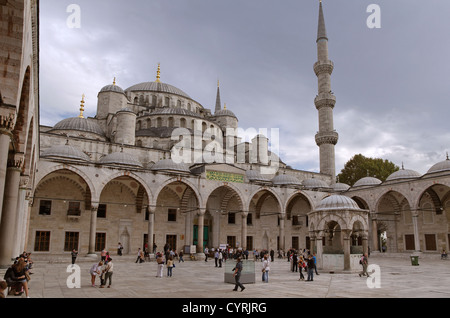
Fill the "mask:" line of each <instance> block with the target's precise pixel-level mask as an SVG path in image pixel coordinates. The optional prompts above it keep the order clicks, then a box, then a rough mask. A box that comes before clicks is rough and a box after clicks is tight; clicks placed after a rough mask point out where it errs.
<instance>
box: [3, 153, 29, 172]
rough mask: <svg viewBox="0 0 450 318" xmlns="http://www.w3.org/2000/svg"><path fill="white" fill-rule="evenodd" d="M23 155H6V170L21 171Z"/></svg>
mask: <svg viewBox="0 0 450 318" xmlns="http://www.w3.org/2000/svg"><path fill="white" fill-rule="evenodd" d="M24 157H25V156H24V154H23V153H21V152H17V153H10V154H9V155H8V164H7V167H8V168H15V169H22V166H23V162H24Z"/></svg>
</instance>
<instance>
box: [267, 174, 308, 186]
mask: <svg viewBox="0 0 450 318" xmlns="http://www.w3.org/2000/svg"><path fill="white" fill-rule="evenodd" d="M272 183H273V185H279V186H285V185H294V186H301V185H302V183H301V182H300V180H298V179H297V178H296V177H294V176H291V175H289V174H285V173H283V174H279V175H277V176H275V177H274V178H273V179H272Z"/></svg>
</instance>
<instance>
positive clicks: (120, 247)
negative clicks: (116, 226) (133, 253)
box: [117, 242, 123, 256]
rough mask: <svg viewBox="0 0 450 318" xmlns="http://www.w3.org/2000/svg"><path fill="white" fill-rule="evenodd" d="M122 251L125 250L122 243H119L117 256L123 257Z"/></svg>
mask: <svg viewBox="0 0 450 318" xmlns="http://www.w3.org/2000/svg"><path fill="white" fill-rule="evenodd" d="M122 250H123V246H122V243H120V242H119V245H118V246H117V255H119V256H122Z"/></svg>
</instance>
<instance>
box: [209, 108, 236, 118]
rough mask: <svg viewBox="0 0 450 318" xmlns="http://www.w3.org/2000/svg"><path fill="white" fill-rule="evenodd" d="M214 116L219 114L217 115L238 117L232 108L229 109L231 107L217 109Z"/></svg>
mask: <svg viewBox="0 0 450 318" xmlns="http://www.w3.org/2000/svg"><path fill="white" fill-rule="evenodd" d="M214 116H217V117H219V116H230V117H235V118H237V117H236V115H235V114H234V113H233V112H232V111H231V110H229V109H221V110H218V111H216V112H215V113H214Z"/></svg>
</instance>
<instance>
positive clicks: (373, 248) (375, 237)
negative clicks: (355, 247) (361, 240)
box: [372, 218, 380, 252]
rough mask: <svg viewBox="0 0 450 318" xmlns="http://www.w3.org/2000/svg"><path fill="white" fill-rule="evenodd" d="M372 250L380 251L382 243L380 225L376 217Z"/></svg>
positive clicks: (373, 224)
mask: <svg viewBox="0 0 450 318" xmlns="http://www.w3.org/2000/svg"><path fill="white" fill-rule="evenodd" d="M372 251H373V252H375V251H377V252H378V251H380V244H379V242H378V225H377V219H376V218H372Z"/></svg>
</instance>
